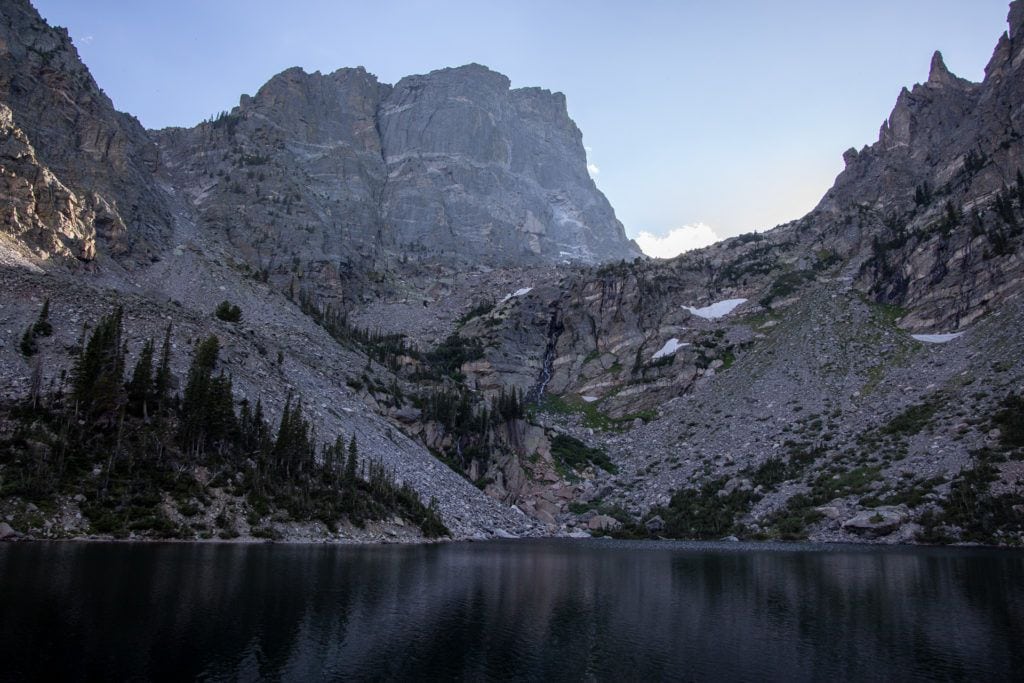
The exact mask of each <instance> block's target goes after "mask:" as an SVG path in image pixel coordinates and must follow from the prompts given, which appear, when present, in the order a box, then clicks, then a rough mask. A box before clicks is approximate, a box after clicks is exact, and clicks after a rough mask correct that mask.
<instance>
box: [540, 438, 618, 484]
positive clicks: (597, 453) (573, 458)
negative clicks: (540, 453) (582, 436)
mask: <svg viewBox="0 0 1024 683" xmlns="http://www.w3.org/2000/svg"><path fill="white" fill-rule="evenodd" d="M551 455H552V457H554V459H555V462H556V463H559V464H561V465H563V466H565V467H570V468H572V469H573V470H582V469H584V468H585V467H587V466H588V465H593V466H594V467H600V468H601V469H602V470H604V471H605V472H611V473H612V474H618V471H619V468H618V467H616V466H615V463H613V462H612V461H611V460H610V459H609V458H608V454H607V453H605V452H604V450H603V449H601V448H593V447H591V446H588V445H586V444H585V443H583V442H582V441H580V440H579V439H577V438H575V437H572V436H569V435H568V434H557V435H555V438H554V439H552V440H551Z"/></svg>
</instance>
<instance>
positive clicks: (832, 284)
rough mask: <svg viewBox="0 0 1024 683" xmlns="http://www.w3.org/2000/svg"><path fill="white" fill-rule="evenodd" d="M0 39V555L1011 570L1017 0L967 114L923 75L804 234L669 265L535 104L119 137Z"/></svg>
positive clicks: (370, 113) (301, 91) (541, 94)
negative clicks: (508, 554) (155, 370)
mask: <svg viewBox="0 0 1024 683" xmlns="http://www.w3.org/2000/svg"><path fill="white" fill-rule="evenodd" d="M0 17H2V24H0V30H2V31H3V33H0V179H2V182H0V201H2V206H3V211H4V214H3V215H4V223H3V230H0V281H2V282H0V286H2V287H3V288H4V291H5V292H9V293H10V294H9V298H8V300H9V301H10V304H7V303H6V301H5V305H4V307H3V308H2V309H0V329H3V330H4V335H3V337H2V342H3V343H2V345H0V357H2V361H3V362H2V363H0V378H2V381H0V387H2V389H3V391H2V397H0V477H2V479H0V481H4V482H13V483H12V484H11V485H10V486H8V487H6V488H4V489H3V490H4V491H5V493H4V494H3V497H2V499H0V517H3V518H6V519H8V522H10V523H11V525H12V526H13V527H14V528H16V529H21V530H25V531H28V532H29V533H31V534H33V535H37V536H50V537H61V536H76V535H83V534H87V533H90V532H91V533H97V532H102V533H105V534H115V535H132V534H135V535H139V536H166V535H176V536H179V537H183V538H194V537H208V536H212V535H221V536H232V535H234V534H240V535H242V536H252V537H256V536H261V535H270V536H277V535H280V536H285V537H288V538H296V539H300V538H301V539H334V540H337V539H339V538H363V539H369V540H382V539H385V538H400V539H411V538H419V537H421V536H422V535H434V534H437V533H441V532H440V530H439V528H438V526H437V524H435V523H434V521H435V515H436V521H438V522H439V523H441V524H442V525H443V526H444V527H447V530H448V532H449V533H451V534H452V535H453V536H455V537H460V538H465V537H489V536H504V535H563V534H574V535H583V534H587V533H598V534H601V533H614V534H619V535H627V536H640V537H651V536H672V537H682V538H720V537H723V536H728V535H735V536H738V537H748V538H811V539H816V540H825V541H833V540H838V541H850V540H865V539H867V540H878V541H880V542H951V541H963V540H970V541H979V542H985V543H996V544H1019V543H1020V542H1021V540H1022V538H1024V535H1022V534H1024V495H1022V494H1024V491H1022V481H1021V476H1022V472H1021V468H1020V467H1019V464H1020V458H1021V456H1022V455H1024V438H1022V434H1024V426H1022V424H1021V420H1022V406H1024V366H1022V358H1024V337H1022V336H1021V335H1020V334H1019V331H1020V329H1021V326H1022V323H1024V302H1022V300H1021V297H1020V293H1021V290H1022V282H1024V280H1022V275H1024V273H1022V272H1021V269H1022V259H1021V242H1022V239H1024V178H1022V176H1021V167H1022V166H1024V151H1022V149H1021V133H1020V131H1021V130H1022V129H1024V128H1022V121H1021V116H1022V115H1021V106H1022V101H1024V93H1022V91H1021V90H1022V86H1021V83H1022V82H1024V81H1022V78H1021V75H1022V74H1021V69H1022V63H1024V2H1021V0H1017V1H1016V2H1013V3H1012V4H1011V6H1010V13H1009V26H1010V29H1009V31H1008V32H1007V33H1005V34H1004V35H1003V36H1002V37H1001V38H1000V40H999V42H998V45H997V47H996V50H995V52H994V54H993V57H992V59H991V61H990V63H989V66H988V67H987V69H986V75H985V79H984V81H983V82H981V83H971V82H968V81H966V80H964V79H960V78H958V77H956V76H954V75H953V74H951V73H950V72H949V71H948V69H947V68H946V67H945V64H944V62H943V60H942V56H941V54H939V53H936V54H935V55H934V56H933V58H932V61H931V68H930V73H929V75H928V79H927V80H926V82H924V83H921V84H918V85H915V86H914V87H913V88H911V89H905V90H903V91H902V92H901V93H900V94H899V96H898V98H897V102H896V105H895V107H894V109H893V112H892V114H891V115H890V117H889V118H888V119H887V120H886V121H885V122H884V123H883V125H882V128H881V130H880V134H879V139H878V141H877V142H876V143H874V144H872V145H870V146H867V147H865V148H863V149H861V150H859V151H857V150H853V149H851V150H849V151H847V152H846V153H845V154H844V159H845V161H846V168H845V170H844V171H843V172H842V173H841V174H840V175H839V177H838V178H837V179H836V181H835V184H834V185H833V187H832V188H831V189H830V190H829V191H828V192H827V193H826V195H825V196H824V197H823V198H822V200H821V202H820V203H819V205H818V206H817V207H816V208H815V209H814V210H813V211H811V212H810V213H809V214H808V215H807V216H804V217H803V218H801V219H799V220H797V221H793V222H791V223H788V224H785V225H781V226H778V227H776V228H774V229H773V230H769V231H766V232H763V233H750V234H746V235H740V236H738V237H734V238H731V239H729V240H725V241H723V242H721V243H719V244H716V245H713V246H711V247H708V248H705V249H701V250H698V251H694V252H689V253H687V254H683V255H682V256H679V257H677V258H674V259H670V260H656V259H654V260H651V259H643V258H637V257H638V256H639V255H640V254H639V251H638V250H637V249H636V246H635V244H633V243H632V242H631V241H629V240H628V239H627V238H626V237H625V234H624V231H623V228H622V225H621V224H620V223H619V222H618V221H617V220H616V218H615V215H614V211H613V210H612V209H611V207H610V206H609V204H608V202H607V200H606V199H605V198H604V196H603V195H602V194H601V193H600V192H599V191H598V190H597V189H596V187H595V186H594V184H593V182H592V181H591V179H590V177H589V176H588V174H587V171H586V155H585V151H584V147H583V145H582V141H581V135H580V131H579V130H578V128H577V127H576V126H575V124H574V123H573V122H572V120H571V119H570V118H569V117H568V114H567V111H566V104H565V98H564V97H563V96H562V95H561V94H558V93H554V94H553V93H550V92H548V91H544V90H539V89H532V88H523V89H512V88H510V84H509V81H508V79H507V78H505V77H504V76H502V75H500V74H497V73H495V72H493V71H490V70H488V69H487V68H485V67H482V66H479V65H467V66H463V67H458V68H454V69H443V70H440V71H435V72H432V73H429V74H426V75H420V76H410V77H407V78H404V79H402V80H400V81H399V82H398V83H396V84H395V85H388V84H384V83H380V82H379V81H378V80H377V79H376V77H374V76H373V75H372V74H370V73H368V72H367V71H366V70H364V69H362V68H354V69H340V70H338V71H335V72H333V73H331V74H326V75H324V74H320V73H313V74H308V73H306V72H304V71H302V70H301V69H298V68H295V69H289V70H286V71H284V72H282V73H281V74H278V75H277V76H274V77H273V78H272V79H271V80H270V81H268V82H267V83H266V84H265V85H264V86H263V87H262V88H261V89H260V90H259V91H258V92H257V93H256V94H255V95H252V96H247V95H244V96H242V98H241V100H240V103H239V105H238V106H237V107H235V108H234V109H233V110H232V111H230V112H225V113H223V114H222V115H219V116H217V117H214V118H213V119H211V120H210V121H207V122H204V123H201V124H199V125H198V126H195V127H193V128H190V129H165V130H160V131H145V130H143V129H142V128H141V126H139V124H138V122H137V121H135V120H134V119H133V118H131V117H130V116H127V115H125V114H120V113H118V112H116V111H115V110H114V109H113V107H112V105H111V103H110V101H109V99H108V98H106V96H104V95H103V93H102V91H100V90H99V88H98V87H97V86H96V84H95V82H94V81H93V80H92V78H91V76H90V75H89V73H88V70H87V69H86V68H85V67H84V65H82V64H81V62H80V60H79V59H78V56H77V53H76V52H75V50H74V47H73V46H72V45H71V43H70V41H69V39H68V37H67V33H66V32H64V31H62V30H60V29H54V28H51V27H49V26H47V25H46V24H45V22H43V21H42V20H41V19H40V18H39V16H38V14H36V13H35V11H34V10H33V9H32V8H31V6H29V5H28V4H27V3H26V2H21V1H18V2H11V3H7V4H5V5H4V8H3V10H2V12H0ZM222 302H223V303H222ZM168 323H170V332H169V333H168V332H166V331H167V329H168ZM115 331H116V333H115ZM165 334H169V338H168V339H169V341H168V345H167V348H168V355H169V366H168V367H169V376H170V377H171V378H172V379H173V382H170V383H169V385H168V387H169V388H168V389H167V390H166V394H167V397H165V398H163V399H161V400H155V399H153V396H152V395H151V394H150V393H147V392H149V391H151V390H149V389H146V387H147V386H149V384H147V380H146V376H147V375H146V373H145V372H142V373H141V374H137V372H134V371H132V372H130V371H129V369H130V368H137V367H142V368H143V369H145V368H146V367H148V366H147V365H146V361H145V359H146V358H147V357H148V356H147V353H149V355H150V356H152V355H153V349H154V348H155V346H152V345H147V341H148V340H153V341H154V345H156V346H158V344H157V342H159V340H161V339H163V338H164V335H165ZM104 335H105V336H104ZM211 335H212V336H214V337H216V339H217V342H216V343H213V342H210V337H211ZM111 339H115V340H116V342H114V341H111ZM211 344H212V345H213V346H211ZM214 347H215V348H216V351H217V352H216V353H213V354H212V355H211V352H210V349H211V348H214ZM147 348H148V349H150V351H149V352H147V351H146V349H147ZM103 349H106V351H102V350H103ZM101 351H102V352H101ZM104 353H105V354H106V356H103V354H104ZM100 357H109V358H108V359H107V362H105V363H104V362H99V361H96V360H95V359H96V358H100ZM154 357H155V356H154ZM89 359H92V360H89ZM87 360H89V362H88V364H87V363H86V361H87ZM153 362H155V361H150V365H152V363H153ZM83 367H84V368H85V369H83ZM97 368H99V369H97ZM87 371H88V372H87ZM96 372H98V373H100V374H99V375H98V376H99V377H100V378H101V379H102V380H103V381H100V382H99V384H98V385H97V384H96V383H95V382H92V383H91V384H90V383H89V382H85V380H83V379H82V378H83V377H86V378H89V377H92V376H93V375H91V374H89V373H96ZM104 373H106V374H104ZM112 378H113V379H112ZM121 380H123V381H121ZM86 385H88V387H93V389H90V390H89V391H85V389H83V387H86ZM95 386H99V387H100V389H95ZM140 387H141V388H140ZM94 394H95V395H94ZM171 395H174V396H177V398H175V399H173V400H172V399H171V398H170V396H171ZM140 396H141V397H142V398H141V399H140ZM147 396H148V397H149V399H150V400H147V398H146V397H147ZM101 399H102V400H101ZM83 401H84V404H86V405H90V406H92V407H91V408H90V410H92V411H93V412H94V413H95V414H96V415H97V416H98V417H97V419H93V420H84V419H81V416H80V412H79V411H80V410H83V408H82V405H83ZM154 401H155V402H154ZM197 402H198V403H197ZM150 404H153V405H154V406H156V408H154V410H155V412H151V411H150ZM96 406H100V407H99V408H97V407H96ZM197 406H198V407H197ZM254 406H259V414H260V415H261V416H262V418H260V419H256V418H254V417H253V414H254V413H253V407H254ZM119 411H120V412H119ZM197 415H199V416H206V419H205V420H203V419H199V418H197V417H196V416H197ZM197 420H198V421H197ZM115 425H118V426H117V427H116V428H115V427H114V426H115ZM197 425H205V426H203V427H202V428H199V427H197ZM272 425H273V427H272ZM197 429H198V430H199V431H198V432H197ZM69 430H78V431H76V432H75V434H76V437H75V439H69V437H68V436H67V435H68V434H69ZM204 430H205V431H204ZM197 434H198V436H197ZM311 434H315V436H311ZM302 435H305V436H302ZM341 437H344V438H345V439H346V440H348V439H350V438H352V437H354V439H353V441H354V443H356V445H355V446H353V447H352V449H353V451H354V452H357V453H358V456H359V457H358V458H357V460H358V463H359V465H358V467H357V473H359V474H358V475H351V474H345V473H342V472H341V469H340V468H341V460H346V462H347V456H346V457H345V458H342V457H341V455H340V450H339V448H340V447H339V444H342V445H344V442H342V441H338V440H337V439H339V438H341ZM76 439H77V442H81V443H88V444H93V445H92V446H89V447H88V448H84V450H83V448H82V446H81V443H79V445H78V446H74V443H73V442H75V443H77V442H76V441H75V440H76ZM296 444H298V445H296ZM316 444H323V445H328V446H330V447H324V448H323V449H321V450H317V446H316ZM331 444H333V445H331ZM342 450H344V449H342ZM68 453H72V454H73V457H70V459H69V456H68ZM153 453H160V454H161V455H160V457H158V458H154V457H153ZM346 453H347V451H346ZM68 463H70V464H68ZM345 471H346V472H347V470H345ZM357 480H358V483H356V482H357ZM409 487H411V488H409ZM353 491H360V492H361V493H359V495H358V496H357V495H356V494H355V493H353ZM410 491H413V493H410ZM346 492H348V493H346ZM335 493H337V496H335V495H334V494H335ZM337 500H341V501H347V502H344V504H343V505H342V508H339V507H338V506H337V505H336V504H335V503H337ZM329 501H334V503H331V502H329ZM360 501H361V502H360ZM41 511H42V512H41ZM357 522H358V523H357ZM359 524H362V525H363V526H361V527H360V526H359Z"/></svg>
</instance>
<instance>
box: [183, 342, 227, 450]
mask: <svg viewBox="0 0 1024 683" xmlns="http://www.w3.org/2000/svg"><path fill="white" fill-rule="evenodd" d="M219 353H220V341H219V340H218V339H217V337H215V336H214V335H210V336H209V337H207V338H206V339H204V340H203V341H202V342H200V344H199V345H198V346H197V347H196V351H195V355H194V356H193V357H192V365H191V366H190V367H189V369H188V382H187V384H186V385H185V393H184V395H183V396H182V401H181V425H180V428H179V433H178V434H179V439H180V441H181V445H182V447H184V448H187V449H191V450H194V451H201V450H202V449H203V448H204V446H205V445H206V439H207V418H208V416H209V411H210V409H211V408H212V407H213V406H211V400H210V398H211V387H212V384H213V370H214V368H215V367H216V365H217V356H218V354H219Z"/></svg>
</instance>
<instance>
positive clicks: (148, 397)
mask: <svg viewBox="0 0 1024 683" xmlns="http://www.w3.org/2000/svg"><path fill="white" fill-rule="evenodd" d="M154 393H155V392H154V389H153V340H152V339H147V340H146V343H145V344H143V345H142V352H141V353H140V354H139V360H138V361H137V362H136V363H135V370H133V371H132V379H131V381H130V382H128V409H129V411H131V412H132V414H134V415H141V416H143V417H147V416H148V415H149V404H150V402H151V401H152V400H153V398H154Z"/></svg>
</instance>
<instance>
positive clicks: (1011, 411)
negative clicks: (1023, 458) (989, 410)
mask: <svg viewBox="0 0 1024 683" xmlns="http://www.w3.org/2000/svg"><path fill="white" fill-rule="evenodd" d="M1000 406H1001V407H1000V410H999V412H997V413H996V414H995V415H994V416H993V417H992V422H993V423H994V424H995V425H996V426H997V427H999V431H1000V437H999V440H1000V442H1001V444H1002V445H1003V446H1005V447H1006V448H1024V396H1022V395H1020V394H1007V396H1006V398H1004V399H1003V400H1002V402H1001V404H1000Z"/></svg>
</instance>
